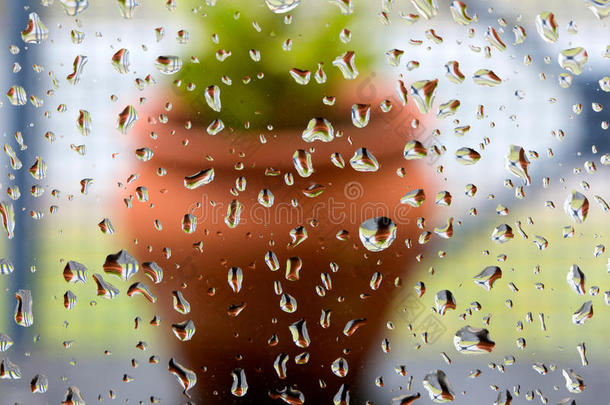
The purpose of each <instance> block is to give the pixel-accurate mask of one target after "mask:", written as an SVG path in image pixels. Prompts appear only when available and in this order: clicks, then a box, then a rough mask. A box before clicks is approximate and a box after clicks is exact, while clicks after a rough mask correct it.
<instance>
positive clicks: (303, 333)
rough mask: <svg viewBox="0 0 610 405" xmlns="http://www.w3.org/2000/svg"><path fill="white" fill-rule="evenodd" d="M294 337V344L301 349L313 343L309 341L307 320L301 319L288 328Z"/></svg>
mask: <svg viewBox="0 0 610 405" xmlns="http://www.w3.org/2000/svg"><path fill="white" fill-rule="evenodd" d="M288 329H289V330H290V334H291V336H292V341H293V342H294V344H295V345H296V346H298V347H301V348H307V347H309V345H310V343H311V341H310V340H309V333H308V332H307V324H306V321H305V319H300V320H298V321H296V322H294V323H293V324H291V325H290V326H289V328H288Z"/></svg>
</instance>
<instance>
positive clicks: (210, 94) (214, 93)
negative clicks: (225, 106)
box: [205, 84, 221, 112]
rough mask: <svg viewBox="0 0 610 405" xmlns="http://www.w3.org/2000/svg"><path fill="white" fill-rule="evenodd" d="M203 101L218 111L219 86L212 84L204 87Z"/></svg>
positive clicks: (219, 106)
mask: <svg viewBox="0 0 610 405" xmlns="http://www.w3.org/2000/svg"><path fill="white" fill-rule="evenodd" d="M205 101H206V102H207V103H208V105H209V106H210V108H211V109H212V110H214V111H216V112H220V109H221V105H220V87H218V86H217V85H215V84H214V85H212V86H209V87H208V88H207V89H205Z"/></svg>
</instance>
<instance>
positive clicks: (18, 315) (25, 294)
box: [14, 290, 34, 328]
mask: <svg viewBox="0 0 610 405" xmlns="http://www.w3.org/2000/svg"><path fill="white" fill-rule="evenodd" d="M15 298H16V299H17V305H16V306H15V316H14V318H15V323H17V325H19V326H23V327H24V328H27V327H29V326H32V324H33V323H34V313H33V312H32V305H33V304H34V302H33V300H32V292H31V291H30V290H19V291H17V292H16V293H15Z"/></svg>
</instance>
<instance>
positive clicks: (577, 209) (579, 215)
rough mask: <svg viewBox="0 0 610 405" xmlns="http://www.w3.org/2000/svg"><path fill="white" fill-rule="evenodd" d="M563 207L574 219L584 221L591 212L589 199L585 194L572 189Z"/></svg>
mask: <svg viewBox="0 0 610 405" xmlns="http://www.w3.org/2000/svg"><path fill="white" fill-rule="evenodd" d="M563 209H564V211H565V212H566V214H568V216H569V217H570V218H571V219H572V221H574V222H577V223H583V222H585V220H586V219H587V214H588V213H589V200H588V199H587V197H585V195H584V194H582V193H579V192H578V191H576V190H572V193H571V194H570V195H569V196H568V198H566V201H565V203H564V204H563Z"/></svg>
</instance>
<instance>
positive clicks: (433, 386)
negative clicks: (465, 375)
mask: <svg viewBox="0 0 610 405" xmlns="http://www.w3.org/2000/svg"><path fill="white" fill-rule="evenodd" d="M422 385H423V386H424V388H425V389H426V390H427V391H428V395H430V399H431V400H432V401H434V402H439V403H442V402H448V401H453V400H454V399H455V394H454V393H453V389H452V388H451V385H450V384H449V380H448V379H447V375H446V374H445V373H444V372H443V371H442V370H434V371H432V372H431V373H429V374H426V376H425V377H424V379H423V381H422Z"/></svg>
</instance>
